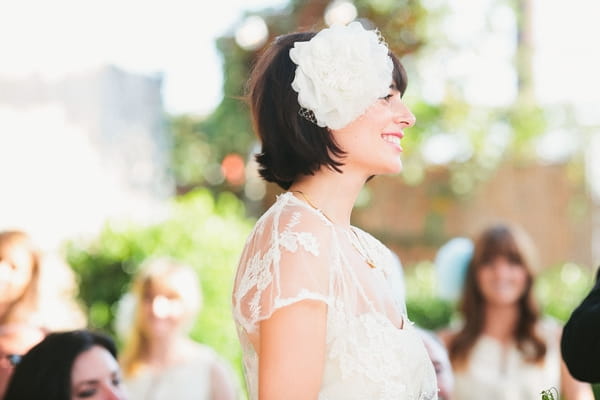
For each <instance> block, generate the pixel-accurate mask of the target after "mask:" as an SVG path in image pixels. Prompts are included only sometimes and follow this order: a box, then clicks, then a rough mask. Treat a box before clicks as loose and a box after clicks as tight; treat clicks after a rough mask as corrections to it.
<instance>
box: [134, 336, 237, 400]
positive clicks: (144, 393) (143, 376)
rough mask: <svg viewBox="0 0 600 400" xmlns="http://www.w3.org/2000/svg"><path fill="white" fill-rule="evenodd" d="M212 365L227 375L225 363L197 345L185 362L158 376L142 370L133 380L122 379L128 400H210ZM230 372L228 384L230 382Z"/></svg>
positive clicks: (214, 354)
mask: <svg viewBox="0 0 600 400" xmlns="http://www.w3.org/2000/svg"><path fill="white" fill-rule="evenodd" d="M215 364H220V366H222V368H223V369H224V370H225V371H227V372H229V367H228V366H227V364H226V362H225V361H224V360H223V359H222V358H221V356H219V355H218V354H217V353H216V352H215V351H214V350H213V349H212V348H210V347H208V346H206V345H202V344H198V345H196V346H195V348H194V353H193V355H190V357H189V359H187V360H186V361H183V362H180V363H178V364H176V365H172V366H170V367H168V368H166V369H164V370H162V371H160V373H156V372H153V371H152V370H149V369H142V370H141V371H138V373H137V374H135V376H134V377H129V378H124V379H123V385H124V387H125V390H126V392H127V398H128V399H129V400H166V399H177V400H210V399H212V386H211V371H212V369H213V368H214V367H215ZM233 379H234V378H233V373H231V381H232V382H233Z"/></svg>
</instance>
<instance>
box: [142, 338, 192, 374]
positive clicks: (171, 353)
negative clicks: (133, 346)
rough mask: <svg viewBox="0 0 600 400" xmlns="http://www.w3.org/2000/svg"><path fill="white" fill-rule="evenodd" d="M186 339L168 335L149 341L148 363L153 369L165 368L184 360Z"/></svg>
mask: <svg viewBox="0 0 600 400" xmlns="http://www.w3.org/2000/svg"><path fill="white" fill-rule="evenodd" d="M185 343H186V339H185V338H182V337H179V336H178V335H168V336H165V337H161V338H155V339H152V340H149V342H148V348H147V352H146V363H147V364H148V365H151V366H152V367H164V366H166V365H170V364H173V363H175V362H177V361H178V360H181V359H182V358H183V355H184V353H183V351H182V350H183V349H184V348H185Z"/></svg>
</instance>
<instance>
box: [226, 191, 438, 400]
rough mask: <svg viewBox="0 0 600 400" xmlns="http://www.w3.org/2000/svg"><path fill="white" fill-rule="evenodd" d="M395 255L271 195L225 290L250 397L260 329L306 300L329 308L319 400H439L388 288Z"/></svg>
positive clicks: (427, 364)
mask: <svg viewBox="0 0 600 400" xmlns="http://www.w3.org/2000/svg"><path fill="white" fill-rule="evenodd" d="M357 248H358V249H362V251H364V252H366V254H367V256H368V258H370V259H371V260H372V261H373V262H374V264H375V265H376V266H377V268H375V269H372V268H369V266H368V265H367V264H366V262H365V259H364V257H362V256H361V254H360V253H359V252H358V251H357ZM393 257H394V256H393V254H392V253H391V251H390V250H389V249H388V248H386V247H385V246H384V245H383V244H382V243H381V242H379V241H378V240H376V239H375V238H373V237H372V236H370V235H369V234H367V233H366V232H364V231H362V230H360V229H358V228H355V227H352V228H351V229H348V228H345V227H341V226H337V225H334V224H332V223H331V222H330V221H329V220H328V219H327V218H326V217H325V216H324V215H323V214H322V213H320V212H319V211H318V210H315V209H313V208H312V207H310V206H309V205H308V204H306V203H305V202H303V201H302V200H300V199H298V198H296V197H295V196H294V195H293V194H292V193H290V192H287V193H284V194H282V195H280V196H278V198H277V201H276V202H275V204H274V205H273V206H272V207H271V208H270V209H269V210H268V211H267V212H266V213H265V214H264V215H263V216H262V217H261V218H260V219H259V221H258V222H257V224H256V226H255V227H254V230H253V232H252V233H251V235H250V236H249V238H248V240H247V242H246V246H245V248H244V251H243V253H242V256H241V259H240V263H239V267H238V272H237V276H236V281H235V286H234V291H233V313H234V318H235V321H236V325H237V328H238V334H239V337H240V341H241V344H242V349H243V353H244V368H245V373H246V381H247V385H248V390H249V396H250V399H251V400H256V399H258V387H257V386H258V358H257V354H256V352H255V351H254V347H253V344H252V343H258V341H259V338H260V321H262V320H265V319H268V318H269V317H270V316H271V315H272V314H273V312H275V311H276V310H277V309H279V308H282V307H285V306H287V305H290V304H293V303H296V302H299V301H302V300H306V299H312V300H317V301H322V302H323V303H325V304H326V305H327V334H326V361H325V368H324V374H323V379H322V386H321V390H320V392H319V400H341V399H344V400H354V399H356V400H358V399H361V400H364V399H369V400H375V399H379V400H387V399H402V400H404V399H405V400H429V399H437V386H436V380H435V373H434V370H433V366H432V364H431V361H430V360H429V358H428V355H427V353H426V350H425V347H424V345H423V343H422V340H421V338H420V336H419V334H418V333H417V332H416V330H415V329H413V328H412V326H411V323H410V322H409V321H408V319H407V317H406V315H405V313H404V311H403V310H404V305H403V304H400V303H399V302H398V301H397V300H395V299H396V298H398V296H394V293H393V292H392V289H391V288H392V283H391V282H390V277H391V276H393V275H392V270H391V269H392V268H396V267H397V262H396V261H395V260H394V258H393ZM292 345H293V343H290V346H292Z"/></svg>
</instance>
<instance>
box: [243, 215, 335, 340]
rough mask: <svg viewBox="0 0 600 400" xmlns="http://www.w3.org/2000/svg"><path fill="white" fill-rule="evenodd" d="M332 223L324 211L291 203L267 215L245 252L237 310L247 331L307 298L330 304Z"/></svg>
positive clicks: (255, 230)
mask: <svg viewBox="0 0 600 400" xmlns="http://www.w3.org/2000/svg"><path fill="white" fill-rule="evenodd" d="M331 243H332V239H331V227H330V226H328V224H327V222H326V221H323V220H322V219H321V218H320V215H319V214H316V213H313V212H309V211H307V210H302V209H301V208H299V207H295V208H294V207H288V208H286V209H284V210H280V212H272V213H270V214H269V215H265V216H264V217H263V218H262V219H261V220H259V222H258V223H257V226H256V227H255V229H254V231H253V233H252V234H251V236H250V237H249V239H248V241H247V243H246V247H245V249H244V252H243V253H242V256H241V259H240V263H239V267H238V272H237V277H236V282H235V287H234V292H233V306H234V314H235V317H236V319H237V320H238V322H239V323H240V324H241V325H242V326H243V327H244V329H245V330H246V332H248V333H252V332H254V331H255V330H256V329H257V326H258V323H259V322H260V321H262V320H264V319H268V318H269V317H270V316H271V315H272V314H273V313H274V312H275V311H276V310H277V309H279V308H281V307H285V306H287V305H290V304H293V303H296V302H298V301H301V300H307V299H312V300H318V301H323V302H325V303H327V304H330V301H331V299H330V293H331V291H330V289H329V282H330V275H329V271H330V270H331V265H332V262H333V260H332V257H331V254H332V250H331Z"/></svg>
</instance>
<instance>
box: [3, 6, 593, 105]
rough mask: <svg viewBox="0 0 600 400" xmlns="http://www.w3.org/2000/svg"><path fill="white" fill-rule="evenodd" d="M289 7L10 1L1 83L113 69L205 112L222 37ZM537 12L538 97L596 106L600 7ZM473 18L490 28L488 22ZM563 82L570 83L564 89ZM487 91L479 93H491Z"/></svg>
mask: <svg viewBox="0 0 600 400" xmlns="http://www.w3.org/2000/svg"><path fill="white" fill-rule="evenodd" d="M428 2H430V3H441V4H443V3H444V2H448V3H451V4H452V3H455V6H456V5H457V4H459V3H463V1H462V0H461V1H456V0H429V1H428ZM478 3H479V2H478ZM285 4H287V1H286V0H220V1H216V2H210V3H208V2H206V1H198V0H151V1H147V0H83V1H82V0H53V1H45V0H12V1H11V0H8V1H4V0H3V1H0V49H2V61H1V62H0V75H4V76H6V75H9V76H10V75H21V76H22V75H25V74H29V73H31V72H34V71H35V72H37V73H39V74H41V75H43V76H46V77H51V78H52V77H59V76H62V75H64V74H65V73H67V72H69V71H77V70H82V69H85V68H87V67H90V66H97V65H98V64H106V63H113V64H116V65H118V66H120V67H122V68H124V69H126V70H129V71H132V72H140V73H145V74H152V73H159V72H160V73H162V74H163V77H164V83H163V90H164V93H163V94H164V101H165V107H166V108H167V111H169V112H172V113H183V112H194V113H207V112H210V111H211V110H212V109H213V108H214V107H215V106H216V104H217V103H218V101H219V99H220V95H221V84H222V72H221V64H220V61H221V60H220V58H219V56H218V54H217V52H216V49H215V45H214V40H215V38H217V37H218V36H220V35H222V34H224V33H226V32H228V31H231V30H232V28H233V27H234V25H235V24H236V23H237V22H239V21H240V19H241V15H242V13H243V11H244V10H260V9H263V8H266V7H282V6H284V5H285ZM469 4H470V6H467V7H466V8H465V7H462V8H463V11H461V13H460V14H458V15H459V17H460V15H463V16H464V17H466V18H465V20H466V19H469V18H468V15H467V14H469V10H471V11H473V7H471V6H472V5H473V4H472V3H469ZM482 4H483V3H482ZM465 5H466V4H465ZM534 5H535V8H536V10H535V11H536V19H535V21H534V22H535V26H536V46H537V48H536V59H535V60H536V71H535V72H536V82H537V84H538V93H539V94H540V96H541V97H542V98H543V100H545V101H550V102H552V101H557V100H571V101H573V100H578V99H581V100H582V101H585V102H588V103H589V102H591V101H596V100H598V99H599V95H598V93H599V92H600V90H599V89H596V90H595V91H593V90H590V89H592V88H593V87H594V84H597V87H598V88H600V83H599V82H598V74H597V71H599V70H600V57H599V56H598V55H596V53H597V52H596V51H595V46H596V43H593V40H594V39H595V38H597V37H600V24H597V23H596V21H595V20H594V18H595V17H596V16H597V15H599V14H600V2H597V1H589V0H572V1H570V2H569V5H568V6H565V2H564V1H563V0H534ZM475 9H477V7H475ZM470 13H471V14H472V13H473V12H470ZM500 15H501V14H500ZM470 20H471V21H482V19H481V16H480V15H477V18H470ZM463 22H465V21H463ZM461 25H462V26H464V27H466V25H468V24H464V23H463V24H457V25H456V26H455V29H456V30H457V31H460V30H461V29H460V26H461ZM463 30H464V29H463ZM467 30H468V29H467ZM468 39H469V38H468V37H466V38H465V40H467V41H468ZM463 44H464V43H463ZM497 45H498V44H497V43H496V44H494V43H488V44H485V45H481V46H477V48H479V49H480V51H481V52H482V53H483V52H484V50H485V49H487V53H486V54H487V55H485V57H482V59H483V60H487V64H486V65H485V66H482V67H480V68H475V69H474V70H473V71H472V72H468V71H463V72H465V73H468V75H469V76H471V77H472V79H474V80H476V79H477V77H478V76H479V77H480V78H481V79H479V81H478V82H480V83H481V84H485V82H486V81H487V82H488V84H489V83H492V81H493V80H490V79H489V71H491V70H490V68H492V67H493V66H494V65H496V66H499V63H497V62H496V61H494V59H496V58H498V57H497V56H494V54H495V53H498V51H496V52H494V51H493V48H496V49H497V50H500V49H501V47H498V46H497ZM490 47H491V48H490ZM482 55H483V54H482ZM497 55H498V54H497ZM455 61H456V62H455V63H459V62H460V60H455ZM467 61H468V60H467ZM467 64H469V63H467ZM463 65H464V64H463ZM478 71H479V72H478ZM482 71H484V72H485V73H482ZM496 75H497V76H498V77H500V74H496ZM557 76H560V77H562V78H561V79H559V80H558V81H557V79H556V77H557ZM496 81H498V79H496ZM500 82H503V81H502V80H500ZM480 83H477V85H476V87H477V88H479V90H478V92H480V93H483V92H485V89H484V88H482V87H481V84H480ZM504 86H506V85H504ZM493 91H494V92H495V96H504V94H502V93H501V90H497V91H496V90H493ZM504 91H506V90H504Z"/></svg>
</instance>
